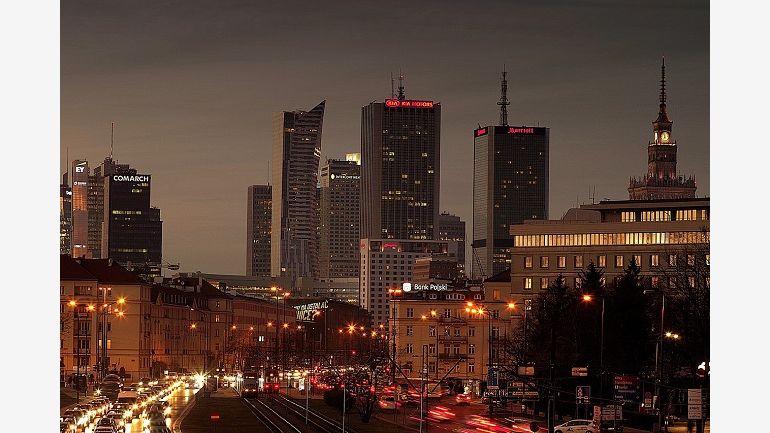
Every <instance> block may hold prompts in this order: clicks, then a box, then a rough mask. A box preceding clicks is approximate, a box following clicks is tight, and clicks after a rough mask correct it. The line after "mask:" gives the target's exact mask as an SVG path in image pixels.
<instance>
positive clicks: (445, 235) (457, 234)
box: [438, 212, 466, 275]
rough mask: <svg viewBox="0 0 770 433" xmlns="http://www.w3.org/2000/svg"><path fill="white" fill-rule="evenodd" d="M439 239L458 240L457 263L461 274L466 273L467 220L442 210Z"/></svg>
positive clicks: (439, 217) (439, 222) (439, 220)
mask: <svg viewBox="0 0 770 433" xmlns="http://www.w3.org/2000/svg"><path fill="white" fill-rule="evenodd" d="M438 233H439V234H438V239H439V240H440V241H453V242H457V265H458V270H459V272H460V274H461V275H465V269H466V263H465V221H463V220H461V219H460V217H459V216H457V215H451V214H449V213H448V212H442V213H441V214H439V216H438Z"/></svg>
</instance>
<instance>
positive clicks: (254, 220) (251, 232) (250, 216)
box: [246, 185, 273, 277]
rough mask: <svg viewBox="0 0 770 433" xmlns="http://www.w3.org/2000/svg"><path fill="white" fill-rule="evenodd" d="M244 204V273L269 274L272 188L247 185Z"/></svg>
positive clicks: (254, 274) (265, 275)
mask: <svg viewBox="0 0 770 433" xmlns="http://www.w3.org/2000/svg"><path fill="white" fill-rule="evenodd" d="M248 192H249V194H248V203H247V206H246V275H251V276H256V277H269V276H270V258H271V251H270V241H271V223H272V218H273V211H272V203H273V188H272V187H271V186H270V185H251V186H249V191H248Z"/></svg>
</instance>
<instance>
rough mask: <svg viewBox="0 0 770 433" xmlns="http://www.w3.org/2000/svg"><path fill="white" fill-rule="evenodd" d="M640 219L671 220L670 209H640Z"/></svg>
mask: <svg viewBox="0 0 770 433" xmlns="http://www.w3.org/2000/svg"><path fill="white" fill-rule="evenodd" d="M642 221H671V211H670V210H657V211H656V210H652V211H642Z"/></svg>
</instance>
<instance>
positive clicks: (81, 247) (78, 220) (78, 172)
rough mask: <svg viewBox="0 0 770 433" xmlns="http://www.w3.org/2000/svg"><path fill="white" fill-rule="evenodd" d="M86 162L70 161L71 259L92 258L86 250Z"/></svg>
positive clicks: (87, 171) (87, 180)
mask: <svg viewBox="0 0 770 433" xmlns="http://www.w3.org/2000/svg"><path fill="white" fill-rule="evenodd" d="M90 174H91V172H90V170H89V169H88V161H81V160H74V161H72V169H71V171H70V172H69V179H70V180H71V182H72V185H71V186H70V188H71V190H72V257H85V258H94V256H93V254H92V252H91V251H89V249H88V184H89V175H90Z"/></svg>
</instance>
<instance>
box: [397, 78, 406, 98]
mask: <svg viewBox="0 0 770 433" xmlns="http://www.w3.org/2000/svg"><path fill="white" fill-rule="evenodd" d="M404 99H406V97H405V96H404V74H403V73H402V72H399V73H398V100H399V101H403V100H404Z"/></svg>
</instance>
